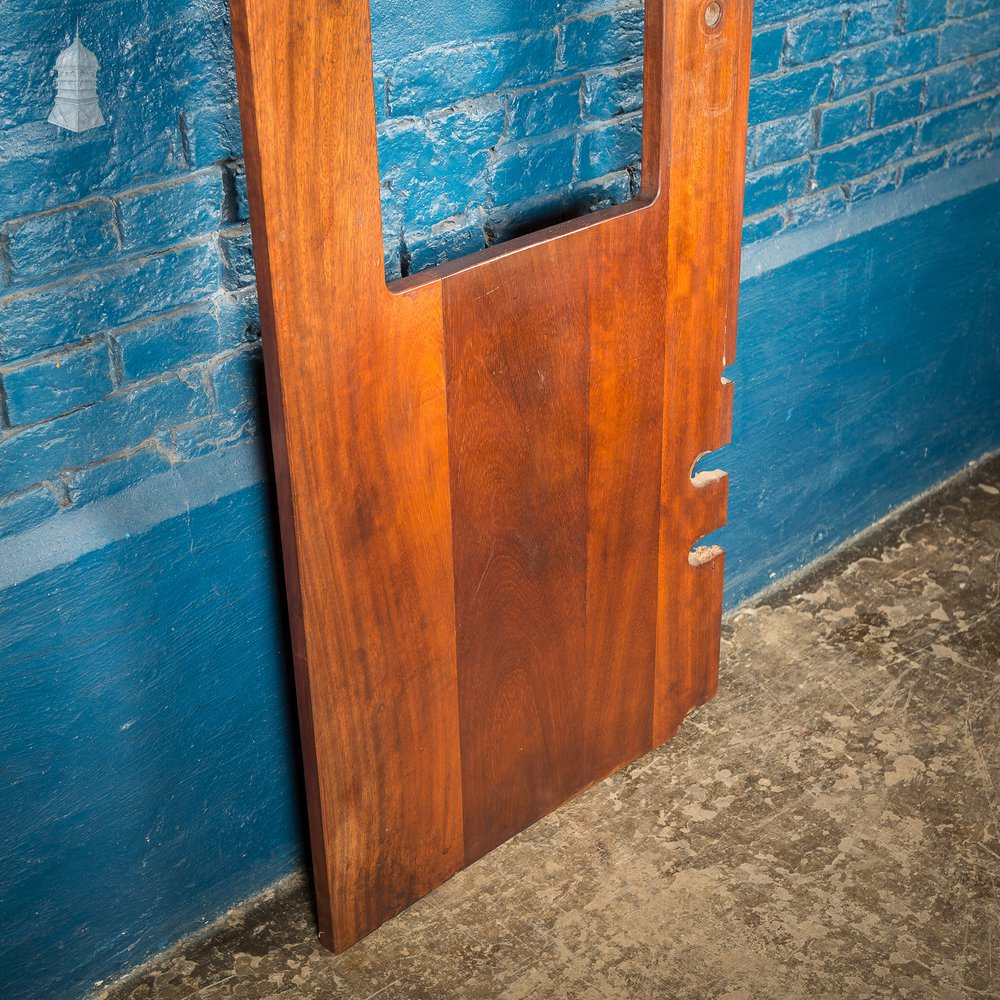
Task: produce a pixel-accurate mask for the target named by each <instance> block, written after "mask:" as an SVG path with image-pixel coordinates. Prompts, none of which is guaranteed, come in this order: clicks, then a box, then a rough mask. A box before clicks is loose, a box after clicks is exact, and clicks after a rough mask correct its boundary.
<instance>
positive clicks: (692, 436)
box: [653, 0, 752, 744]
mask: <svg viewBox="0 0 1000 1000" xmlns="http://www.w3.org/2000/svg"><path fill="white" fill-rule="evenodd" d="M718 6H719V13H720V15H721V18H720V20H719V21H718V23H716V24H714V25H712V26H710V25H709V23H708V20H710V18H709V19H706V13H707V12H708V8H707V5H706V4H705V3H703V2H701V0H680V2H679V3H677V4H676V5H675V6H674V8H673V20H674V27H673V31H674V46H673V53H674V56H673V58H674V70H673V75H672V80H673V84H672V94H671V131H670V149H671V154H670V167H669V174H668V179H667V184H668V189H667V198H668V203H669V216H670V220H669V236H668V246H669V254H668V262H667V274H668V281H667V289H668V304H667V310H668V334H667V360H666V379H665V383H664V400H663V412H664V437H663V442H664V447H663V510H662V520H661V529H660V597H659V613H658V626H657V633H658V641H657V669H656V691H655V709H654V724H653V740H654V743H657V744H658V743H662V742H663V741H664V740H666V739H669V738H670V737H671V736H672V735H673V734H674V732H676V730H677V727H678V726H679V725H680V723H681V721H682V720H683V719H684V716H685V715H687V713H688V712H690V711H691V709H692V708H694V707H696V706H697V705H700V704H701V703H702V702H704V701H706V700H707V699H709V698H711V697H712V696H713V695H714V694H715V691H716V685H717V676H718V662H719V636H720V626H721V613H722V574H723V559H722V555H721V553H718V554H716V553H714V552H707V551H704V552H700V553H699V554H698V555H697V556H696V557H693V559H692V557H690V556H689V550H690V549H691V547H692V546H693V545H695V544H696V543H697V542H698V540H699V539H700V538H702V537H703V536H704V535H705V534H707V533H708V532H710V531H712V530H713V529H715V528H717V527H720V526H721V525H722V524H723V523H724V522H725V501H726V481H725V477H724V476H722V475H721V474H720V475H715V476H702V477H699V480H698V481H697V482H694V481H692V478H691V473H692V469H693V466H694V464H695V462H696V461H697V460H698V458H699V456H700V455H703V454H704V453H706V452H710V451H714V450H715V449H717V448H720V447H722V446H723V445H724V444H726V442H727V441H728V440H729V427H730V413H731V404H730V389H729V386H728V385H726V384H724V383H723V381H722V369H723V367H724V366H725V365H726V364H728V363H731V362H732V360H733V351H734V349H735V320H736V315H735V305H736V299H737V295H738V289H739V261H740V257H739V250H740V226H741V223H742V214H743V213H742V206H743V162H744V151H745V148H746V112H747V94H748V89H749V45H750V28H751V10H752V4H751V3H750V2H749V0H724V2H723V3H721V5H718Z"/></svg>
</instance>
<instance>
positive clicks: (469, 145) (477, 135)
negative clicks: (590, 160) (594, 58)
mask: <svg viewBox="0 0 1000 1000" xmlns="http://www.w3.org/2000/svg"><path fill="white" fill-rule="evenodd" d="M579 86H580V85H579V83H570V89H571V90H572V89H573V88H574V87H575V88H576V90H577V92H579ZM547 90H551V91H558V90H559V88H558V87H551V88H547ZM530 94H531V92H527V93H523V94H521V95H520V96H521V97H522V98H524V100H525V106H524V108H525V111H527V109H528V107H529V106H530ZM510 99H511V100H514V101H516V100H517V96H516V95H511V98H510ZM579 110H580V106H579V94H578V93H577V96H576V107H575V109H574V112H575V113H577V114H578V113H579ZM506 122H507V117H506V114H505V112H504V103H503V102H502V101H501V100H500V99H498V98H496V97H483V98H480V99H479V100H475V101H463V102H462V104H461V107H460V109H458V110H449V111H446V112H438V113H436V114H434V115H431V116H430V117H428V118H427V119H426V127H427V136H428V138H429V139H430V141H431V143H432V144H433V145H434V146H435V147H436V149H437V150H438V151H439V152H442V151H443V152H444V153H446V154H451V155H454V153H455V150H454V149H452V148H449V147H454V146H462V147H464V148H465V149H466V150H470V149H471V150H475V151H477V152H479V151H480V150H485V149H490V148H491V147H493V146H495V145H496V144H497V142H498V141H499V140H500V138H501V136H502V135H503V132H504V128H505V125H506ZM536 124H537V122H536Z"/></svg>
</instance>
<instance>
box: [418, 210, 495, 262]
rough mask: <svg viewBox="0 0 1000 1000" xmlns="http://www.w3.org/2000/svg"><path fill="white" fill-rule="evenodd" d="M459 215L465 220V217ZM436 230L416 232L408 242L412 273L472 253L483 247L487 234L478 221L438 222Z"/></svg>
mask: <svg viewBox="0 0 1000 1000" xmlns="http://www.w3.org/2000/svg"><path fill="white" fill-rule="evenodd" d="M459 218H460V219H462V221H463V222H466V223H467V218H466V217H465V216H460V217H459ZM435 230H436V231H434V232H431V231H424V232H422V233H417V234H416V235H414V236H411V237H410V239H409V240H408V241H407V249H408V250H409V253H410V273H411V274H414V273H416V272H417V271H423V270H425V269H426V268H428V267H436V266H437V265H438V264H443V263H445V261H449V260H456V259H458V258H459V257H464V256H466V255H467V254H470V253H475V252H476V251H477V250H482V249H483V248H484V247H485V246H486V236H485V234H484V232H483V226H482V223H481V222H478V223H473V224H464V225H463V224H458V223H456V224H455V225H440V224H439V225H438V226H436V227H435Z"/></svg>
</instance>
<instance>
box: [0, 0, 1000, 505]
mask: <svg viewBox="0 0 1000 1000" xmlns="http://www.w3.org/2000/svg"><path fill="white" fill-rule="evenodd" d="M35 8H37V9H35ZM4 15H5V27H4V28H3V30H2V32H0V92H2V93H3V94H4V95H5V100H4V101H3V102H2V107H0V498H2V503H0V523H6V524H7V525H13V524H20V525H23V524H29V523H34V522H36V521H37V520H39V519H44V518H47V517H51V516H53V514H54V512H56V511H58V510H60V509H69V508H71V507H73V506H77V505H80V504H85V503H87V502H88V501H90V500H92V499H95V498H97V497H98V496H100V495H103V494H104V493H106V492H107V491H108V489H110V488H111V487H110V486H109V485H108V484H110V483H113V482H116V481H117V480H118V479H122V480H123V481H129V480H130V479H131V478H133V477H134V475H135V474H136V473H135V471H134V470H136V469H144V468H150V469H156V468H160V467H162V466H164V465H166V466H169V465H171V464H176V463H178V462H183V461H186V460H188V459H190V458H191V457H194V456H197V455H203V454H205V453H206V452H208V451H211V450H213V449H215V448H222V447H226V446H227V445H230V444H233V443H236V442H238V441H240V440H242V439H243V438H245V437H247V436H250V435H253V434H255V433H257V430H258V424H257V420H256V410H255V408H254V406H253V400H254V399H255V397H256V394H257V392H258V386H259V378H260V375H259V373H260V355H259V347H258V342H257V341H258V323H257V318H256V301H255V297H254V275H253V260H252V253H251V249H250V238H249V230H248V221H247V216H248V212H247V204H246V177H245V172H244V169H243V164H242V161H241V159H240V156H241V146H240V134H239V117H238V111H237V107H236V102H235V82H234V72H233V66H232V54H231V45H230V41H229V35H228V20H227V15H226V7H225V3H224V0H156V2H153V3H149V4H134V3H131V2H126V0H110V2H109V0H101V2H98V0H76V2H72V3H68V4H64V5H62V6H61V7H53V6H52V5H34V6H33V5H31V4H27V3H17V4H11V3H8V4H6V5H4ZM77 20H79V21H80V24H81V30H82V33H83V37H84V39H85V41H86V42H87V44H88V45H90V47H91V48H93V49H94V51H95V52H96V53H97V55H98V57H99V59H100V60H101V63H102V69H101V74H100V79H99V90H100V94H101V99H102V102H103V106H104V110H105V115H106V117H107V120H108V125H107V126H105V127H104V128H100V129H96V130H94V131H91V132H86V133H82V134H80V135H72V134H70V133H68V132H64V131H61V130H59V129H56V128H55V127H54V126H51V125H49V124H47V123H46V121H45V118H46V117H47V114H48V111H49V108H50V105H51V100H52V96H53V83H52V79H51V75H50V70H51V66H52V63H53V62H54V59H55V56H56V54H57V53H58V51H59V49H60V48H61V47H62V46H63V45H64V44H66V42H67V41H68V39H69V32H70V30H71V29H72V28H73V27H74V26H75V24H76V22H77ZM755 25H756V26H755V30H754V40H753V69H754V78H753V87H752V95H751V105H750V134H749V143H748V150H747V167H748V176H747V188H746V213H747V223H746V229H745V239H746V240H747V241H748V242H751V241H753V240H756V239H762V238H766V237H768V236H772V235H774V234H776V233H778V232H781V231H785V230H789V229H792V228H795V227H798V226H801V225H803V224H806V223H809V222H812V221H814V220H816V219H821V218H824V217H827V216H830V215H833V214H836V213H841V212H844V211H847V210H849V207H850V205H851V204H852V203H853V202H856V201H859V200H862V199H864V198H867V197H870V196H871V195H872V194H875V193H878V192H881V191H885V190H889V189H892V188H895V187H898V186H899V185H901V184H906V183H909V182H911V181H913V180H916V179H918V178H920V177H922V176H925V175H926V174H927V173H928V172H930V171H934V170H942V169H947V168H948V167H949V166H953V165H956V164H959V163H964V162H966V161H967V160H969V159H972V158H977V157H982V156H986V155H990V154H991V153H992V152H993V151H994V148H995V142H996V135H997V131H998V130H1000V121H998V103H997V99H998V93H1000V10H997V9H996V8H995V7H994V5H992V4H990V3H989V2H986V0H922V2H920V3H917V2H916V0H866V2H863V3H846V4H845V3H841V4H831V3H827V2H824V0H806V2H796V3H792V2H790V0H759V2H758V3H757V7H756V21H755ZM641 26H642V7H641V5H637V4H635V3H634V2H632V0H572V2H569V0H565V2H557V0H529V2H526V3H523V4H516V5H494V4H488V3H484V2H481V0H480V2H476V3H473V4H472V5H471V6H463V5H457V4H455V3H454V2H453V0H433V2H432V3H431V4H430V5H429V6H426V5H425V6H423V7H420V8H417V7H414V5H412V4H408V3H403V2H402V0H375V2H374V5H373V36H374V70H375V82H376V106H377V107H376V110H377V115H378V121H379V158H380V168H381V175H382V200H383V227H384V236H385V245H386V274H387V277H388V278H390V279H391V278H394V277H398V276H400V275H401V274H405V273H408V272H410V271H415V270H419V269H421V268H425V267H429V266H432V265H434V264H437V263H439V262H441V261H443V260H446V259H449V258H452V257H456V256H460V255H462V254H465V253H469V252H471V251H474V250H477V249H480V248H482V247H484V246H488V245H490V244H492V243H494V242H497V241H500V240H504V239H508V238H510V237H512V236H515V235H518V234H520V233H522V232H524V231H526V230H528V229H531V228H536V227H538V226H540V225H545V224H549V223H551V222H555V221H558V220H560V219H562V218H565V217H568V216H573V215H577V214H580V213H582V212H586V211H592V210H594V209H597V208H600V207H603V206H606V205H610V204H613V203H616V202H621V201H624V200H627V199H628V198H630V197H632V196H633V195H634V193H635V191H636V190H637V185H638V180H639V172H640V162H639V159H640V151H641V101H642V63H641V60H642V29H641ZM137 456H141V457H140V458H137ZM147 456H154V457H155V461H154V460H150V461H149V463H148V464H147V462H146V457H147ZM118 464H120V465H122V467H123V469H127V470H132V471H130V472H123V473H122V476H120V477H119V476H117V474H115V473H114V472H113V470H112V469H110V468H109V469H104V466H105V465H107V466H112V467H113V466H115V465H118Z"/></svg>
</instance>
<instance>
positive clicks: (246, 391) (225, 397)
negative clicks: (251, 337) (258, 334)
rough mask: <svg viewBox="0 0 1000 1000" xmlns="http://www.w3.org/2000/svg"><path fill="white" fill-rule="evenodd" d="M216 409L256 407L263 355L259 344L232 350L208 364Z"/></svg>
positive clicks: (261, 387)
mask: <svg viewBox="0 0 1000 1000" xmlns="http://www.w3.org/2000/svg"><path fill="white" fill-rule="evenodd" d="M208 375H209V378H210V379H211V383H212V393H213V395H214V397H215V410H216V413H219V414H223V415H227V414H231V413H234V412H235V411H237V410H242V409H246V408H247V407H256V406H257V405H258V402H259V400H260V399H263V396H264V359H263V356H262V353H261V348H260V345H259V344H251V345H249V346H247V347H244V348H243V349H242V350H240V351H236V352H235V353H233V354H230V355H228V356H227V357H224V358H222V359H221V360H220V361H218V362H213V363H212V364H211V365H210V366H209V368H208Z"/></svg>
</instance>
